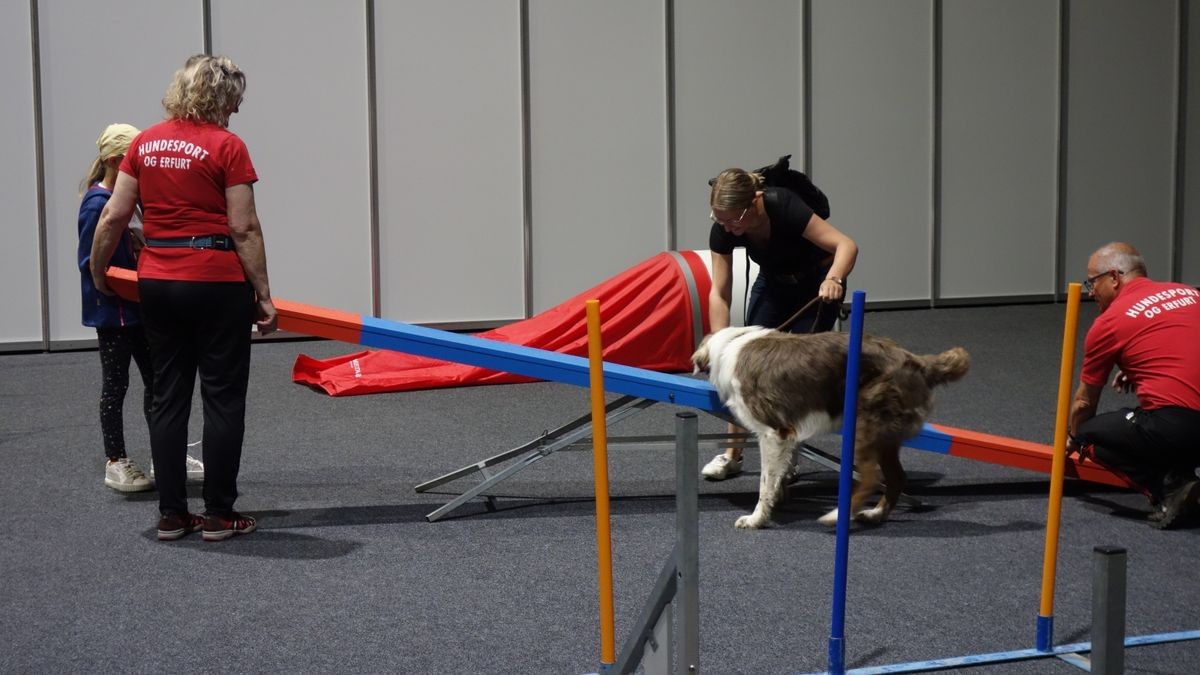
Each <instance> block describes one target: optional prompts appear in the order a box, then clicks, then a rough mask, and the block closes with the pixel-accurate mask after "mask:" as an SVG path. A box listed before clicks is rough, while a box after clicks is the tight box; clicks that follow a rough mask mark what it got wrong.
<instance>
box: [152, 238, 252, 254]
mask: <svg viewBox="0 0 1200 675" xmlns="http://www.w3.org/2000/svg"><path fill="white" fill-rule="evenodd" d="M146 245H147V246H153V247H155V248H214V249H216V250H218V251H232V250H233V239H232V238H231V237H229V236H228V235H224V234H207V235H204V236H203V237H168V238H166V239H150V238H147V239H146Z"/></svg>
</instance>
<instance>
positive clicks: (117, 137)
mask: <svg viewBox="0 0 1200 675" xmlns="http://www.w3.org/2000/svg"><path fill="white" fill-rule="evenodd" d="M139 133H141V132H140V131H139V130H138V128H137V127H135V126H133V125H131V124H110V125H108V126H107V127H105V129H104V132H103V133H101V134H100V138H97V139H96V147H97V148H100V159H108V158H109V157H116V156H117V155H123V154H125V151H127V150H129V144H130V143H132V142H133V137H134V136H137V135H138V134H139Z"/></svg>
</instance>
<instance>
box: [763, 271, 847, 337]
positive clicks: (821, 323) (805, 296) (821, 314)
mask: <svg viewBox="0 0 1200 675" xmlns="http://www.w3.org/2000/svg"><path fill="white" fill-rule="evenodd" d="M824 278H825V277H824V275H822V276H821V277H820V279H824ZM820 289H821V282H820V281H819V280H818V281H817V282H816V285H813V284H812V283H796V284H785V283H780V282H776V281H773V280H771V279H768V278H767V276H766V275H764V274H763V273H762V272H759V274H758V278H756V279H755V280H754V286H752V287H751V289H750V301H749V303H748V305H749V306H748V307H747V310H746V325H747V326H765V327H767V328H779V326H780V324H782V323H783V322H784V321H787V320H788V319H789V318H791V316H792V315H793V314H795V313H796V312H798V311H800V308H801V307H803V306H805V305H806V304H808V302H809V301H810V300H812V299H813V298H815V297H817V294H818V293H819V292H820ZM838 308H839V305H837V304H835V303H829V304H826V303H824V302H820V301H817V302H814V303H813V305H812V306H811V307H809V308H808V309H807V310H805V311H804V313H803V314H801V315H800V316H798V317H796V319H795V320H793V321H792V323H790V324H788V325H787V326H786V327H785V328H784V330H785V331H786V332H788V333H824V332H826V331H830V330H833V326H834V324H835V323H837V318H838Z"/></svg>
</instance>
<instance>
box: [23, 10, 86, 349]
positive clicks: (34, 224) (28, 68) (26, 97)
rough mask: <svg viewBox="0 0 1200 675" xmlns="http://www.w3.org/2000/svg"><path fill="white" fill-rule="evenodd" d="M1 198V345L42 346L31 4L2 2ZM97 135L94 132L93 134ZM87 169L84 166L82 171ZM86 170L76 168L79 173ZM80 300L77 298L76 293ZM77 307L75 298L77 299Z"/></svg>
mask: <svg viewBox="0 0 1200 675" xmlns="http://www.w3.org/2000/svg"><path fill="white" fill-rule="evenodd" d="M0 62H3V63H5V64H6V66H7V67H5V68H4V70H3V71H0V90H2V91H4V96H2V97H0V119H3V120H4V121H5V127H6V128H7V130H8V133H5V134H3V135H0V157H3V158H4V162H2V163H0V199H3V203H4V212H5V220H6V221H7V222H6V223H4V226H3V227H4V233H5V244H4V246H2V247H0V288H3V289H5V291H4V294H3V298H4V300H3V301H2V302H0V315H2V316H4V321H3V322H0V342H10V343H40V342H41V340H42V300H41V282H40V274H39V271H40V269H41V268H40V265H39V261H38V211H37V175H36V173H35V171H34V167H35V153H36V147H35V145H34V128H33V125H34V121H33V51H32V40H31V33H30V16H29V3H27V2H22V3H18V2H6V3H3V4H0ZM97 133H98V132H97ZM84 169H86V167H84ZM84 169H80V171H81V172H82V171H83V170H84ZM76 295H77V296H78V294H76ZM75 307H76V308H78V307H79V300H78V299H76V300H75Z"/></svg>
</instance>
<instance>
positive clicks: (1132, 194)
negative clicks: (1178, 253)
mask: <svg viewBox="0 0 1200 675" xmlns="http://www.w3.org/2000/svg"><path fill="white" fill-rule="evenodd" d="M1070 8H1071V11H1070V31H1071V33H1070V50H1069V59H1070V60H1069V64H1070V65H1069V80H1068V82H1069V85H1068V96H1069V100H1068V103H1067V180H1066V200H1067V202H1066V207H1067V213H1066V225H1067V227H1066V256H1065V269H1064V272H1065V273H1066V275H1067V278H1068V279H1074V280H1078V279H1079V278H1080V277H1081V275H1082V274H1083V273H1084V269H1085V267H1086V265H1087V258H1088V255H1089V254H1090V253H1091V252H1092V251H1094V250H1095V249H1096V248H1098V247H1100V246H1101V245H1103V244H1105V243H1107V242H1109V241H1113V240H1121V241H1128V242H1130V243H1131V244H1133V245H1134V246H1136V247H1137V248H1138V249H1139V250H1141V252H1142V255H1144V256H1145V258H1146V264H1147V266H1148V267H1149V269H1150V273H1151V276H1154V275H1159V276H1163V275H1165V274H1166V273H1167V270H1169V269H1170V266H1169V264H1170V259H1169V255H1170V253H1169V249H1170V247H1169V243H1170V232H1171V222H1172V219H1173V218H1174V203H1173V201H1172V194H1173V185H1174V164H1175V146H1174V128H1175V125H1174V119H1175V90H1176V69H1175V50H1176V35H1175V3H1173V2H1124V1H1123V0H1091V1H1089V2H1073V3H1071V5H1070Z"/></svg>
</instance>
